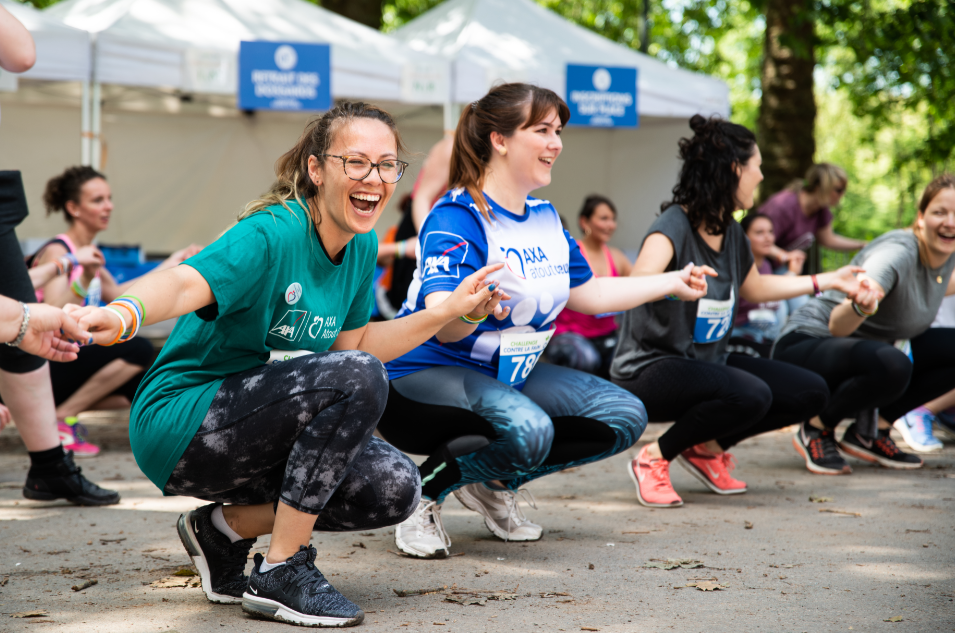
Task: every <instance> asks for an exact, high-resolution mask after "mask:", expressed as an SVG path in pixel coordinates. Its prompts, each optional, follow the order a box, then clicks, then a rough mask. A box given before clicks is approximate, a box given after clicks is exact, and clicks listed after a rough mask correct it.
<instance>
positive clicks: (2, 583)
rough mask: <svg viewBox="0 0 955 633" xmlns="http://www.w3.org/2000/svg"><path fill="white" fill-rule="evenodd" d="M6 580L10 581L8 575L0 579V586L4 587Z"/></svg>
mask: <svg viewBox="0 0 955 633" xmlns="http://www.w3.org/2000/svg"><path fill="white" fill-rule="evenodd" d="M8 582H10V577H9V576H7V577H5V578H4V579H3V580H0V587H6V586H7V583H8Z"/></svg>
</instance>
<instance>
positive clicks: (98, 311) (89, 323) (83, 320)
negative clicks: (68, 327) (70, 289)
mask: <svg viewBox="0 0 955 633" xmlns="http://www.w3.org/2000/svg"><path fill="white" fill-rule="evenodd" d="M63 311H64V312H66V313H67V314H68V315H70V316H71V317H73V319H74V320H75V321H76V322H77V324H78V325H79V327H80V329H82V330H86V331H88V332H89V333H90V338H89V339H88V340H85V341H77V342H78V343H79V344H80V345H109V344H110V343H112V342H113V341H115V340H116V339H117V338H118V337H119V334H120V332H119V328H121V327H122V325H121V324H120V322H119V317H117V316H116V314H115V313H114V312H113V311H111V310H106V309H104V308H94V307H93V306H85V307H80V306H78V305H76V304H67V305H66V306H64V308H63Z"/></svg>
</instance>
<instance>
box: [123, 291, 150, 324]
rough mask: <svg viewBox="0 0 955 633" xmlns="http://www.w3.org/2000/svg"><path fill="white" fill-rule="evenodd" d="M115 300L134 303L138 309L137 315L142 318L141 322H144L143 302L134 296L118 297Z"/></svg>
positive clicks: (144, 310) (144, 309)
mask: <svg viewBox="0 0 955 633" xmlns="http://www.w3.org/2000/svg"><path fill="white" fill-rule="evenodd" d="M117 299H130V300H132V301H135V302H136V304H137V307H138V308H139V315H140V316H141V317H142V320H143V321H145V320H146V307H145V306H144V305H143V300H142V299H140V298H139V297H137V296H135V295H119V296H118V297H117Z"/></svg>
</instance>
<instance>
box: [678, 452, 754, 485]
mask: <svg viewBox="0 0 955 633" xmlns="http://www.w3.org/2000/svg"><path fill="white" fill-rule="evenodd" d="M676 461H677V463H678V464H680V466H683V468H685V469H686V470H687V471H688V472H689V473H690V474H691V475H693V476H694V477H696V478H697V479H699V480H700V481H702V482H703V483H704V484H706V487H707V488H709V489H710V490H712V491H713V492H715V493H716V494H718V495H738V494H741V493H743V492H746V482H745V481H740V480H739V479H733V478H732V477H731V476H730V471H732V470H733V469H734V468H736V458H735V457H733V454H732V453H722V454H720V455H714V454H713V453H711V452H710V451H709V450H707V449H706V447H705V446H703V445H702V444H697V445H696V446H693V447H691V448H688V449H686V450H685V451H683V452H682V453H680V454H679V455H678V456H677V458H676Z"/></svg>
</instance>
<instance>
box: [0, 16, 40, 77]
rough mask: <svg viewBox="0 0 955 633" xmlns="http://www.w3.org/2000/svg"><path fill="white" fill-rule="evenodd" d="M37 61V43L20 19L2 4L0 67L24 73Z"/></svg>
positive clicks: (0, 17) (0, 18)
mask: <svg viewBox="0 0 955 633" xmlns="http://www.w3.org/2000/svg"><path fill="white" fill-rule="evenodd" d="M35 63H36V45H35V44H34V43H33V37H32V36H31V35H30V32H29V31H28V30H27V29H26V27H25V26H23V24H21V23H20V20H18V19H16V18H15V17H13V15H12V14H11V13H10V12H9V11H7V10H6V9H5V8H3V7H2V6H0V68H2V69H4V70H6V71H9V72H11V73H23V72H26V71H28V70H30V69H31V68H33V64H35Z"/></svg>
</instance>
